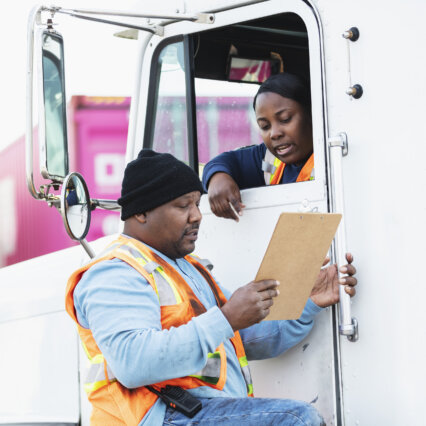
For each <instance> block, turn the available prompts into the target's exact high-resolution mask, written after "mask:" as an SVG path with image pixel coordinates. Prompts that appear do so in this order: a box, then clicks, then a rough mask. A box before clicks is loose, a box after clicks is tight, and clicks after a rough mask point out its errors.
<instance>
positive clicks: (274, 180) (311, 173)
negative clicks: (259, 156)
mask: <svg viewBox="0 0 426 426" xmlns="http://www.w3.org/2000/svg"><path fill="white" fill-rule="evenodd" d="M284 168H285V163H283V162H282V161H281V160H279V159H278V158H276V157H275V156H274V154H272V153H271V151H269V149H266V152H265V157H264V159H263V161H262V170H263V172H264V173H263V176H264V180H265V185H278V184H279V183H280V182H281V179H282V176H283V173H284ZM314 179H315V168H314V154H312V155H311V156H310V157H309V158H308V160H307V161H306V163H305V165H304V166H303V167H302V170H301V171H300V173H299V176H298V177H297V179H296V182H304V181H310V180H314Z"/></svg>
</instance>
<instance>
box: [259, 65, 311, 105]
mask: <svg viewBox="0 0 426 426" xmlns="http://www.w3.org/2000/svg"><path fill="white" fill-rule="evenodd" d="M267 92H273V93H276V94H277V95H281V96H282V97H283V98H288V99H292V100H293V101H296V102H299V104H301V105H302V106H304V107H305V108H306V110H307V111H309V112H310V110H311V93H310V90H309V84H307V83H306V82H305V81H304V80H303V79H302V78H301V77H299V76H297V75H295V74H290V73H288V72H285V73H279V74H273V75H271V76H270V77H269V78H268V79H267V80H265V81H264V82H263V83H262V84H261V85H260V87H259V90H258V91H257V93H256V96H255V97H254V99H253V108H254V109H256V99H257V97H258V96H259V95H260V94H261V93H267Z"/></svg>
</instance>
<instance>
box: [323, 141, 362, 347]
mask: <svg viewBox="0 0 426 426" xmlns="http://www.w3.org/2000/svg"><path fill="white" fill-rule="evenodd" d="M328 147H329V151H330V163H331V168H330V173H331V189H332V191H331V194H332V210H333V212H334V213H341V214H342V220H341V222H340V225H339V227H338V229H337V232H336V237H335V239H334V247H335V254H336V260H337V265H339V266H342V265H345V264H346V263H347V260H346V232H345V231H346V227H345V214H344V203H343V172H342V157H344V156H345V155H347V154H348V139H347V136H346V133H339V134H338V135H337V136H336V137H333V138H329V139H328ZM343 276H344V274H341V273H340V272H339V278H340V277H343ZM339 294H340V302H339V313H340V315H339V332H340V334H342V335H344V336H347V338H348V340H349V341H351V342H356V341H357V340H358V321H357V320H356V318H352V315H351V298H350V296H349V294H347V293H346V292H345V289H344V286H340V289H339Z"/></svg>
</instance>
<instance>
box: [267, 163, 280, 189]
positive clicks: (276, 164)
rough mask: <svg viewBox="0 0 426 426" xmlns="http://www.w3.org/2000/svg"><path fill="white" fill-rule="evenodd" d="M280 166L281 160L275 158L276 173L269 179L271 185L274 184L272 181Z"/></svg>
mask: <svg viewBox="0 0 426 426" xmlns="http://www.w3.org/2000/svg"><path fill="white" fill-rule="evenodd" d="M280 164H281V160H279V159H278V158H277V157H275V160H274V166H275V170H274V173H271V177H270V178H269V183H271V182H272V179H273V178H274V175H275V173H276V172H277V169H278V166H279V165H280Z"/></svg>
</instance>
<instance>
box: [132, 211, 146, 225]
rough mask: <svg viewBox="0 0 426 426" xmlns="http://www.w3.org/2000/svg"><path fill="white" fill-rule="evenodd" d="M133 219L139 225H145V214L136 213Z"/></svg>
mask: <svg viewBox="0 0 426 426" xmlns="http://www.w3.org/2000/svg"><path fill="white" fill-rule="evenodd" d="M134 218H135V219H136V220H137V221H138V222H139V223H146V213H138V214H135V216H134Z"/></svg>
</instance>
